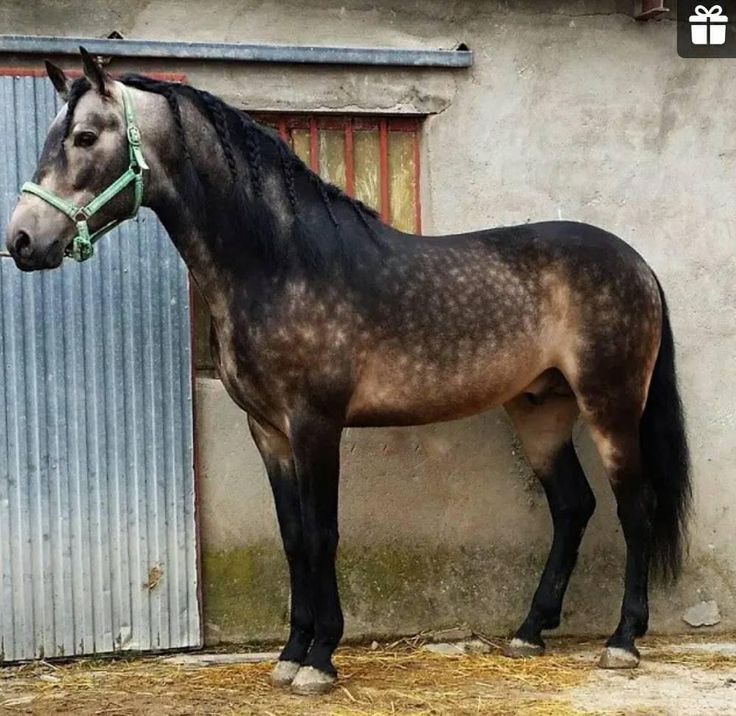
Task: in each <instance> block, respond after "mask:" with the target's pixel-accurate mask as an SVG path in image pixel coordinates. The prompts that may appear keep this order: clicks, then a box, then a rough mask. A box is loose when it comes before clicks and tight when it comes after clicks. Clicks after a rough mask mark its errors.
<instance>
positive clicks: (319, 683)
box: [291, 666, 337, 696]
mask: <svg viewBox="0 0 736 716" xmlns="http://www.w3.org/2000/svg"><path fill="white" fill-rule="evenodd" d="M335 681H337V677H336V676H333V675H332V674H327V673H325V672H324V671H320V670H319V669H315V668H314V667H313V666H302V667H301V669H299V671H298V672H297V674H296V676H295V677H294V680H293V681H292V682H291V690H292V691H293V692H294V693H295V694H299V695H300V696H314V695H316V694H326V693H327V692H328V691H330V690H331V689H332V687H333V685H334V683H335Z"/></svg>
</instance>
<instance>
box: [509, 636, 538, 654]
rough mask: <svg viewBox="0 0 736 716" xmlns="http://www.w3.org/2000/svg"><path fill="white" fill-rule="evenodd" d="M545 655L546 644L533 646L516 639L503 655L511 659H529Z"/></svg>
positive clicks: (510, 643)
mask: <svg viewBox="0 0 736 716" xmlns="http://www.w3.org/2000/svg"><path fill="white" fill-rule="evenodd" d="M542 654H544V644H532V643H531V642H528V641H524V640H523V639H519V638H517V637H514V638H513V639H512V640H511V641H510V642H509V643H508V644H507V645H506V646H505V647H504V650H503V655H504V656H508V657H509V658H510V659H529V658H531V657H532V656H541V655H542Z"/></svg>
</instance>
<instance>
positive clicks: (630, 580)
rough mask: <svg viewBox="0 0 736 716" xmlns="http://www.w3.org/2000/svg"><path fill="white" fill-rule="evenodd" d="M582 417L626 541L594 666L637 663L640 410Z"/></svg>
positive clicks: (647, 528) (642, 514) (641, 560)
mask: <svg viewBox="0 0 736 716" xmlns="http://www.w3.org/2000/svg"><path fill="white" fill-rule="evenodd" d="M587 419H588V422H589V423H591V435H592V438H593V441H594V443H595V445H596V447H597V449H598V452H599V453H600V456H601V459H602V460H603V464H604V467H605V468H606V471H607V473H608V477H609V479H610V481H611V486H612V488H613V492H614V495H615V497H616V505H617V513H618V518H619V521H620V523H621V528H622V531H623V535H624V541H625V542H626V568H625V577H624V597H623V603H622V605H621V617H620V620H619V623H618V626H617V627H616V631H615V632H614V633H613V635H612V636H611V637H610V638H609V639H608V641H607V642H606V649H605V651H604V652H603V654H602V656H601V659H600V662H599V666H601V667H602V668H607V669H621V668H633V667H635V666H637V665H638V664H639V651H638V650H637V648H636V638H637V637H640V636H644V634H646V631H647V628H648V625H649V604H648V577H649V563H650V560H651V554H652V524H651V516H652V510H653V499H654V496H653V494H652V490H651V487H650V485H649V484H648V483H647V482H646V480H645V479H644V477H645V476H644V474H643V470H642V459H641V446H640V440H639V421H640V414H639V412H638V411H631V412H629V415H628V419H626V418H623V417H622V418H621V419H617V420H616V421H615V423H614V424H605V423H603V424H601V422H602V421H596V420H595V419H594V418H593V419H591V418H590V417H588V418H587Z"/></svg>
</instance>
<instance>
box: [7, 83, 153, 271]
mask: <svg viewBox="0 0 736 716" xmlns="http://www.w3.org/2000/svg"><path fill="white" fill-rule="evenodd" d="M121 87H122V90H123V111H124V114H125V133H126V136H127V139H128V154H129V156H130V161H129V163H128V169H127V170H126V171H125V172H124V173H123V174H122V175H121V176H119V177H118V178H117V179H116V180H115V181H114V182H113V183H112V184H110V186H108V187H107V189H105V190H104V191H103V192H102V193H101V194H98V195H97V196H96V197H95V198H94V199H92V201H90V202H89V204H87V205H86V206H76V205H75V204H72V203H71V202H69V201H66V200H65V199H62V198H61V197H59V196H56V194H54V193H52V192H50V191H47V190H46V189H44V188H43V187H42V186H40V185H38V184H34V183H33V182H30V181H28V182H26V183H25V184H23V186H22V187H21V191H22V192H25V193H27V194H34V195H35V196H37V197H39V198H41V199H43V200H44V201H45V202H46V203H47V204H50V205H51V206H53V207H54V208H55V209H58V210H59V211H60V212H61V213H62V214H65V215H66V216H68V217H69V218H70V219H71V220H72V221H73V222H74V223H75V224H76V227H77V235H76V236H75V237H74V239H72V242H71V244H70V248H68V249H67V250H66V255H67V256H70V257H71V258H73V259H74V260H75V261H86V260H87V259H88V258H90V257H91V256H92V254H93V253H94V248H93V245H94V244H95V243H96V242H97V241H98V239H100V238H101V237H102V236H103V235H104V234H106V233H107V232H108V231H110V230H111V229H114V228H115V227H116V226H119V225H120V224H122V223H123V222H124V221H127V220H128V219H132V218H133V217H134V216H135V215H136V214H137V213H138V210H139V209H140V208H141V201H142V200H143V172H144V170H146V169H148V165H147V164H146V160H145V159H144V157H143V152H142V151H141V133H140V130H139V129H138V125H137V124H136V123H135V112H134V111H133V104H132V102H131V101H130V96H129V95H128V90H127V89H126V88H125V85H121ZM130 184H133V210H132V211H131V213H130V214H129V215H128V216H124V217H123V218H121V219H113V220H112V221H109V222H108V223H107V224H105V225H104V226H103V227H102V228H100V229H97V231H95V232H94V233H90V230H89V224H88V222H89V220H90V219H91V218H92V217H93V216H94V215H95V214H96V213H97V212H98V211H99V210H100V209H102V207H103V206H105V205H106V204H108V203H109V202H110V201H112V199H114V198H115V197H116V196H117V195H118V194H119V193H120V192H121V191H123V189H125V188H126V187H127V186H128V185H130Z"/></svg>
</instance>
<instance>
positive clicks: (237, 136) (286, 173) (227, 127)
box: [63, 74, 385, 266]
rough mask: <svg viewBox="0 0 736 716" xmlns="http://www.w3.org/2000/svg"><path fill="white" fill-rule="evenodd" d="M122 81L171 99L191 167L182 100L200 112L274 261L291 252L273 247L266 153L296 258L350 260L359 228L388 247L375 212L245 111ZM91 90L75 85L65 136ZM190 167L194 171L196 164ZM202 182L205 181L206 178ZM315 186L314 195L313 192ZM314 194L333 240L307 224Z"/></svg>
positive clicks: (140, 79)
mask: <svg viewBox="0 0 736 716" xmlns="http://www.w3.org/2000/svg"><path fill="white" fill-rule="evenodd" d="M120 81H121V82H123V83H124V84H125V85H127V86H130V87H133V88H135V89H139V90H143V91H145V92H152V93H155V94H159V95H161V96H162V97H164V98H165V99H166V102H167V104H168V106H169V109H170V111H171V114H172V118H173V120H174V126H175V127H176V134H177V138H178V142H179V145H180V147H181V152H182V158H183V161H184V162H186V163H187V164H189V165H191V155H190V149H189V147H188V146H187V141H186V132H185V128H184V124H183V120H182V112H181V105H180V102H181V99H182V98H185V99H187V100H189V101H190V102H192V103H193V104H194V105H195V106H196V107H197V108H199V109H200V111H201V112H202V114H203V116H205V117H206V118H207V119H208V120H209V122H210V123H211V125H212V127H213V128H214V130H215V132H216V134H217V137H218V139H219V143H220V147H221V148H222V151H223V154H224V156H225V161H226V164H227V169H228V173H229V175H230V179H231V184H232V194H233V196H232V197H231V198H232V199H233V200H234V201H235V204H236V205H237V207H238V209H239V211H240V213H241V214H246V216H245V217H244V218H245V219H246V221H245V222H244V223H245V225H247V226H248V228H249V229H251V233H252V234H253V239H254V240H255V241H256V242H258V243H260V244H261V245H262V246H261V248H262V250H263V253H267V254H269V255H270V256H271V258H275V257H277V256H278V255H279V254H281V255H283V252H284V251H286V250H287V249H286V247H284V246H281V247H280V246H277V245H274V242H275V241H277V238H276V237H275V235H274V232H273V224H272V222H270V221H269V217H270V214H269V212H267V211H265V207H264V206H262V203H263V194H264V155H268V156H269V157H270V158H272V159H273V158H275V159H276V160H277V161H275V162H274V161H271V162H270V164H271V165H272V166H273V165H276V166H280V170H281V172H280V173H281V177H282V180H283V189H284V193H285V196H286V199H287V201H288V204H289V206H290V208H291V211H292V214H293V231H292V233H293V236H292V237H291V238H292V239H293V244H294V245H295V248H296V252H297V254H298V255H300V256H301V258H302V259H303V260H304V261H305V262H307V263H309V264H310V265H312V266H317V265H325V264H327V263H329V261H328V259H330V258H332V257H334V256H337V255H341V256H345V254H346V248H347V247H346V246H345V242H346V241H349V240H350V237H352V236H353V235H355V234H356V232H355V230H354V229H355V228H358V227H359V231H358V232H357V233H358V234H362V235H363V237H364V238H365V237H367V238H368V239H369V242H370V243H371V244H373V245H374V246H377V247H378V248H385V246H384V245H383V243H382V242H381V240H380V238H379V237H378V236H377V234H376V231H375V228H374V225H373V222H372V221H371V220H372V219H373V220H375V219H377V217H378V215H377V213H376V212H375V211H374V210H373V209H371V208H370V207H368V206H366V205H365V204H363V203H362V202H360V201H358V200H357V199H353V198H352V197H349V196H348V195H347V194H345V193H344V192H343V191H342V190H341V189H340V188H339V187H337V186H335V185H333V184H330V183H328V182H325V181H324V180H323V179H322V178H321V177H319V176H318V175H317V174H315V173H314V172H313V171H312V170H311V169H310V168H309V167H308V166H307V165H306V164H304V162H302V160H301V159H299V157H298V156H297V155H296V154H294V152H293V151H292V150H291V148H290V147H289V146H288V145H287V144H286V143H285V142H284V141H283V140H282V139H281V138H280V137H279V136H278V135H277V134H276V133H275V132H273V131H271V130H270V129H267V128H265V127H262V126H261V125H259V124H258V123H257V122H255V121H254V120H253V119H252V118H251V117H250V115H248V114H247V113H246V112H244V111H242V110H238V109H236V108H234V107H232V106H230V105H228V104H226V103H225V102H224V101H223V100H221V99H220V98H219V97H215V96H214V95H212V94H210V93H209V92H206V91H204V90H200V89H196V88H194V87H191V86H189V85H184V84H179V83H173V82H166V81H161V80H155V79H152V78H150V77H145V76H142V75H138V74H126V75H124V76H123V77H121V78H120ZM89 88H90V85H89V82H88V81H87V80H86V79H85V78H83V77H82V78H79V79H77V80H75V81H74V83H73V84H72V86H71V88H70V93H69V99H68V109H67V115H66V120H65V125H64V128H63V136H64V137H66V136H67V135H68V133H69V130H70V128H71V122H72V117H73V115H74V109H75V107H76V104H77V102H78V101H79V99H80V98H81V97H82V95H84V94H85V92H86V91H87V90H88V89H89ZM238 157H240V158H241V159H242V161H243V163H244V164H245V166H246V167H247V174H248V176H247V177H244V176H241V170H240V166H239V163H238ZM189 169H190V170H191V166H190V167H189ZM200 180H202V178H201V177H200ZM246 183H247V186H248V188H249V189H250V193H251V199H250V200H249V201H245V195H244V189H245V187H246ZM310 188H311V191H309V189H310ZM205 195H206V192H205ZM310 196H313V197H315V198H316V199H317V201H318V202H319V203H320V204H321V205H322V207H323V209H322V210H323V212H324V216H325V218H326V220H327V222H328V225H329V227H330V230H329V231H328V232H327V233H331V234H332V236H330V237H325V236H324V235H323V234H325V228H324V224H323V225H322V226H321V227H320V229H319V230H317V231H315V229H314V228H312V227H310V226H308V225H307V224H308V223H309V222H307V221H306V220H305V219H306V217H305V214H307V211H306V207H305V198H308V197H310ZM259 202H260V204H261V206H260V207H259ZM254 204H255V208H254V206H253V205H254ZM246 205H247V207H246ZM336 207H345V208H348V209H349V210H350V211H349V212H345V211H341V212H337V211H336ZM313 216H314V214H313V207H312V213H310V214H309V217H310V218H313ZM350 217H352V218H350ZM345 223H349V224H351V225H352V228H353V231H345V230H344V228H345V227H344V226H343V224H345ZM356 224H357V226H356ZM317 234H320V235H317ZM357 238H359V237H357ZM289 243H292V242H289ZM335 246H338V249H339V250H338V251H335V250H334V248H335Z"/></svg>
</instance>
